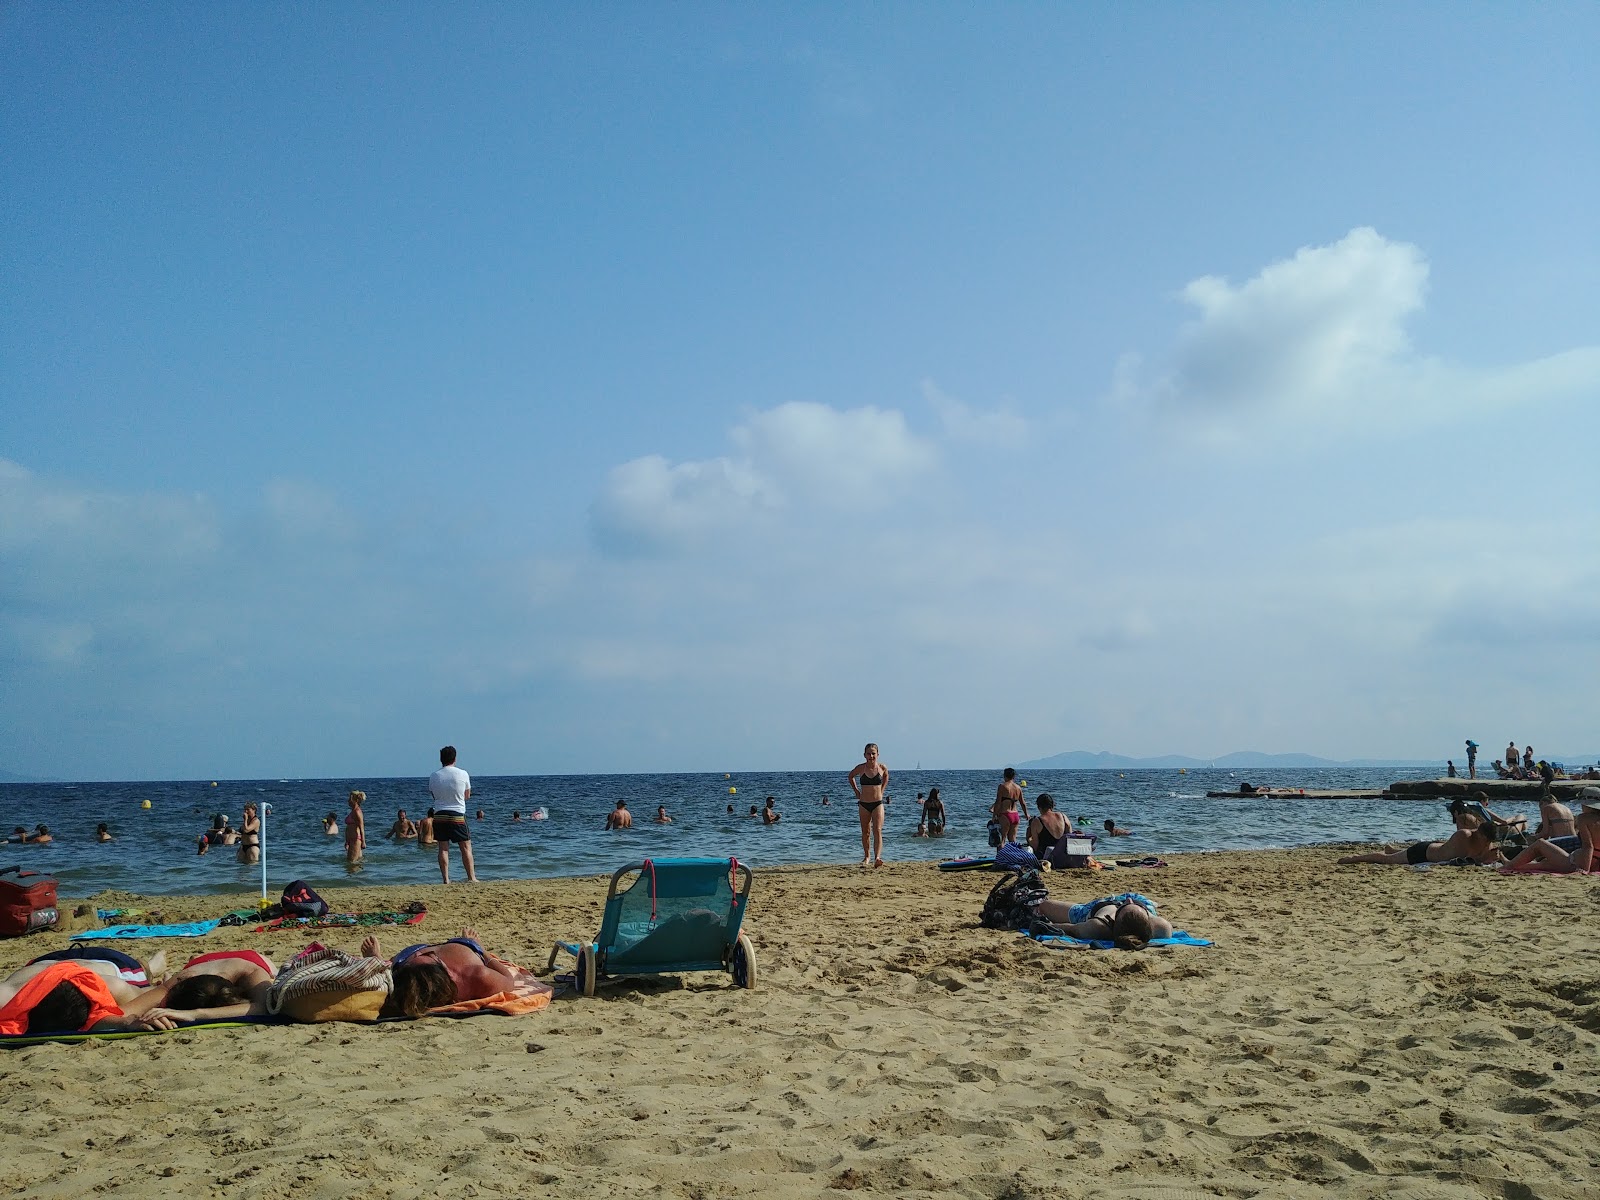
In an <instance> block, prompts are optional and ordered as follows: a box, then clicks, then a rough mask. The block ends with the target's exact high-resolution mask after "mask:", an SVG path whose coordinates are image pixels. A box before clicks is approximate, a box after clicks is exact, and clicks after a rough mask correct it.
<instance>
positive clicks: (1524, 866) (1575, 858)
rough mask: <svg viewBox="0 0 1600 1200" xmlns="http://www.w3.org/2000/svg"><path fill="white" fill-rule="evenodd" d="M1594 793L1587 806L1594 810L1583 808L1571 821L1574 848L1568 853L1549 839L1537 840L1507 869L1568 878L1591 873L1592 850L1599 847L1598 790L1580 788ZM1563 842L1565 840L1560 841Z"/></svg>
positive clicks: (1599, 814)
mask: <svg viewBox="0 0 1600 1200" xmlns="http://www.w3.org/2000/svg"><path fill="white" fill-rule="evenodd" d="M1583 790H1584V793H1585V796H1586V798H1587V793H1589V792H1594V793H1595V796H1594V798H1593V799H1588V800H1587V803H1589V804H1593V805H1595V806H1596V807H1594V808H1588V807H1586V808H1584V810H1583V811H1582V812H1580V813H1579V814H1578V816H1577V819H1576V820H1573V821H1572V824H1573V827H1574V830H1575V836H1576V837H1577V839H1578V845H1577V847H1576V848H1575V849H1572V850H1568V849H1567V848H1566V847H1565V846H1563V845H1559V844H1557V843H1556V842H1555V841H1553V840H1551V839H1550V838H1540V839H1538V840H1537V841H1535V842H1533V843H1531V844H1530V845H1528V846H1527V847H1526V848H1525V849H1524V850H1523V851H1522V852H1521V853H1520V854H1518V855H1517V856H1516V857H1515V858H1513V859H1512V860H1511V862H1510V864H1509V865H1508V866H1507V868H1506V869H1507V870H1511V871H1545V872H1549V873H1551V874H1555V875H1570V874H1572V873H1573V872H1575V871H1593V870H1594V869H1595V866H1596V865H1597V864H1596V856H1595V846H1596V844H1597V843H1600V788H1584V789H1583ZM1562 840H1563V841H1565V839H1562Z"/></svg>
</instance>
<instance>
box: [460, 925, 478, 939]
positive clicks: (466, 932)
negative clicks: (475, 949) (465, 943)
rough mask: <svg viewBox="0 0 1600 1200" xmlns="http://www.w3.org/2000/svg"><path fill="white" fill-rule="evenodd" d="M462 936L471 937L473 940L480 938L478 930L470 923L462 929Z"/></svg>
mask: <svg viewBox="0 0 1600 1200" xmlns="http://www.w3.org/2000/svg"><path fill="white" fill-rule="evenodd" d="M461 936H462V937H464V938H471V939H472V940H473V941H477V940H478V931H477V930H476V929H474V928H473V927H472V926H471V925H468V926H465V927H464V928H463V929H462V930H461Z"/></svg>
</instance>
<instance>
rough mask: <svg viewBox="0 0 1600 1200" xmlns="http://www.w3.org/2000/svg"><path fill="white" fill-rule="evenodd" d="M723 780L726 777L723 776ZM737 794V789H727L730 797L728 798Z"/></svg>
mask: <svg viewBox="0 0 1600 1200" xmlns="http://www.w3.org/2000/svg"><path fill="white" fill-rule="evenodd" d="M723 778H724V779H726V778H727V776H726V775H724V776H723ZM738 794H739V789H738V788H729V789H728V795H730V796H737V795H738Z"/></svg>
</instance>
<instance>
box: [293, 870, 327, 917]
mask: <svg viewBox="0 0 1600 1200" xmlns="http://www.w3.org/2000/svg"><path fill="white" fill-rule="evenodd" d="M282 907H283V915H284V916H286V917H325V916H327V915H328V902H327V901H326V900H324V899H323V898H322V897H321V896H319V895H317V893H316V892H315V891H313V890H312V887H311V885H310V884H309V883H307V882H306V881H305V880H303V879H296V880H295V881H294V882H293V883H291V884H290V885H289V886H288V887H286V888H284V889H283V902H282Z"/></svg>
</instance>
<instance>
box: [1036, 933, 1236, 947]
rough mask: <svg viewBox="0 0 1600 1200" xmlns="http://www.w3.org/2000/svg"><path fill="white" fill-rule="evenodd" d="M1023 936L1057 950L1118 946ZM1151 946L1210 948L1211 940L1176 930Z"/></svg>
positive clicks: (1060, 935)
mask: <svg viewBox="0 0 1600 1200" xmlns="http://www.w3.org/2000/svg"><path fill="white" fill-rule="evenodd" d="M1022 936H1023V937H1032V938H1033V940H1034V941H1036V942H1043V943H1044V944H1045V945H1047V946H1048V945H1051V944H1054V945H1055V946H1056V948H1057V949H1061V950H1065V949H1069V948H1071V947H1075V946H1088V947H1090V948H1091V949H1094V950H1115V949H1116V946H1117V944H1116V943H1115V942H1108V941H1101V940H1099V939H1095V940H1093V941H1091V940H1089V939H1087V938H1075V937H1068V936H1067V935H1066V934H1064V933H1043V934H1040V935H1038V936H1037V937H1034V935H1033V934H1030V933H1024V934H1023V935H1022ZM1149 945H1152V946H1209V945H1211V942H1210V941H1209V940H1207V939H1206V938H1197V937H1194V936H1193V935H1191V934H1187V933H1185V932H1183V930H1181V929H1175V930H1173V933H1172V936H1171V937H1164V938H1151V939H1150V941H1149Z"/></svg>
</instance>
